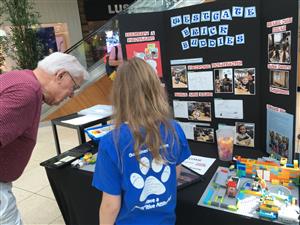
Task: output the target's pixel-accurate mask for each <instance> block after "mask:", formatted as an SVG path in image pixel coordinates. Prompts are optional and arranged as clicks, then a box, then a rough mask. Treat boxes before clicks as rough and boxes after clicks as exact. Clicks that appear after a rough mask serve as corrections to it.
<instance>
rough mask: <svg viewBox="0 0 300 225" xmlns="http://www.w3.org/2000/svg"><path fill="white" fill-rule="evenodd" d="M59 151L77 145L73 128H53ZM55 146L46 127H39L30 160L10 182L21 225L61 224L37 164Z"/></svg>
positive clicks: (50, 192)
mask: <svg viewBox="0 0 300 225" xmlns="http://www.w3.org/2000/svg"><path fill="white" fill-rule="evenodd" d="M57 129H58V132H59V137H60V139H59V140H60V144H61V148H62V151H64V150H68V149H70V148H72V147H74V146H76V145H78V140H77V134H76V131H75V130H73V129H69V128H65V127H60V126H58V127H57ZM55 154H56V150H55V144H54V138H53V134H52V129H51V126H49V124H42V125H41V126H40V128H39V132H38V139H37V144H36V146H35V149H34V151H33V154H32V157H31V159H30V161H29V164H28V165H27V167H26V169H25V171H24V173H23V174H22V176H21V177H20V178H19V179H18V180H17V181H16V182H14V183H13V186H14V187H13V192H14V194H15V196H16V199H17V205H18V208H19V210H20V212H21V216H22V219H23V222H24V224H25V225H33V224H57V225H61V224H65V223H64V220H63V218H62V216H61V213H60V210H59V208H58V205H57V203H56V201H55V198H54V195H53V193H52V190H51V187H50V185H49V182H48V179H47V176H46V172H45V169H44V168H43V167H41V166H40V165H39V164H40V162H42V161H45V160H47V159H49V158H51V157H53V156H55Z"/></svg>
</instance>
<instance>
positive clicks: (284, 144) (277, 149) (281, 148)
mask: <svg viewBox="0 0 300 225" xmlns="http://www.w3.org/2000/svg"><path fill="white" fill-rule="evenodd" d="M268 135H269V139H270V142H269V148H270V150H271V151H272V152H273V153H276V154H278V155H280V156H283V157H288V146H289V138H288V137H286V136H284V135H281V134H280V133H277V132H275V131H273V130H269V133H268Z"/></svg>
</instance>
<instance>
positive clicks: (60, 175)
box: [43, 142, 275, 225]
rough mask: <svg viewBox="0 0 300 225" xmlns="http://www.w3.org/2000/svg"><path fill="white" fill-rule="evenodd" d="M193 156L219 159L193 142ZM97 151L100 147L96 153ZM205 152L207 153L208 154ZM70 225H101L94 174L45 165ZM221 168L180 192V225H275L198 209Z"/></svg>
mask: <svg viewBox="0 0 300 225" xmlns="http://www.w3.org/2000/svg"><path fill="white" fill-rule="evenodd" d="M190 147H191V149H192V152H193V154H196V155H202V156H205V157H217V151H216V149H212V146H211V145H209V144H207V146H205V148H203V149H202V148H201V149H199V145H197V143H194V142H190ZM92 150H93V151H94V152H96V151H97V149H96V147H94V149H92ZM204 150H205V151H204ZM234 153H235V154H241V153H243V156H245V157H250V158H251V157H252V158H257V157H261V156H262V153H261V152H258V151H255V150H251V151H249V149H239V150H235V152H234ZM43 165H44V166H45V169H46V173H47V176H48V179H49V182H50V185H51V188H52V190H53V193H54V196H55V198H56V200H57V203H58V206H59V208H60V210H61V213H62V215H63V218H64V220H65V223H66V224H67V225H85V224H86V225H87V224H89V225H90V224H95V225H96V224H99V222H98V221H99V218H98V215H99V213H98V210H99V205H100V202H101V192H99V191H98V190H96V189H95V188H93V187H92V186H91V183H92V177H93V173H91V172H86V171H82V170H78V169H75V168H72V167H70V166H66V167H64V168H61V169H53V168H50V167H47V165H45V164H43ZM218 166H228V163H227V162H221V161H219V160H216V161H215V162H214V164H213V165H212V166H211V167H210V169H209V170H208V171H207V173H206V174H205V176H204V181H201V182H199V183H196V184H193V185H191V186H188V187H186V188H184V189H181V190H179V191H178V196H177V198H178V200H177V209H176V215H177V222H176V224H184V225H188V224H201V225H205V224H210V225H216V224H230V225H234V224H236V225H241V224H243V225H245V224H249V225H250V224H251V225H254V224H258V225H259V224H261V225H268V224H275V223H272V222H269V221H264V220H258V219H254V218H248V217H244V216H240V215H234V214H231V213H227V212H223V211H219V210H214V209H211V208H206V207H202V206H197V202H198V201H199V199H200V198H201V196H202V193H203V192H204V191H205V188H206V187H207V185H208V183H209V182H210V179H211V178H212V176H213V174H214V172H215V171H216V169H217V168H218Z"/></svg>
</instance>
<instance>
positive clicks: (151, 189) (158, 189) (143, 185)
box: [130, 157, 171, 202]
mask: <svg viewBox="0 0 300 225" xmlns="http://www.w3.org/2000/svg"><path fill="white" fill-rule="evenodd" d="M141 162H142V163H143V164H141V163H140V172H141V174H142V175H141V174H139V173H132V174H131V175H130V182H131V184H132V185H133V186H134V187H135V188H136V189H142V192H141V195H140V202H142V201H145V200H146V199H147V197H148V196H149V195H152V194H155V195H161V194H163V193H165V191H166V187H165V185H164V183H165V182H167V181H168V180H169V178H170V174H171V168H170V166H165V165H163V164H162V163H159V162H156V161H155V160H152V162H151V165H150V161H149V159H148V158H147V157H143V158H141ZM151 169H152V170H153V171H154V172H155V173H157V175H158V176H157V177H159V179H157V178H156V177H154V176H148V177H147V178H146V180H145V179H144V178H143V176H146V175H147V174H148V172H149V170H151ZM159 173H161V174H159Z"/></svg>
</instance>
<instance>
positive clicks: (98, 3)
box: [84, 0, 134, 21]
mask: <svg viewBox="0 0 300 225" xmlns="http://www.w3.org/2000/svg"><path fill="white" fill-rule="evenodd" d="M133 2H134V0H84V11H85V16H86V19H87V21H97V20H109V19H110V18H111V17H113V16H114V15H115V14H117V13H119V12H121V11H122V10H124V9H126V8H127V7H128V6H129V5H130V4H131V3H133Z"/></svg>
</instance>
